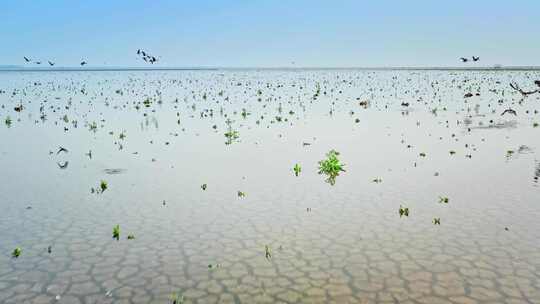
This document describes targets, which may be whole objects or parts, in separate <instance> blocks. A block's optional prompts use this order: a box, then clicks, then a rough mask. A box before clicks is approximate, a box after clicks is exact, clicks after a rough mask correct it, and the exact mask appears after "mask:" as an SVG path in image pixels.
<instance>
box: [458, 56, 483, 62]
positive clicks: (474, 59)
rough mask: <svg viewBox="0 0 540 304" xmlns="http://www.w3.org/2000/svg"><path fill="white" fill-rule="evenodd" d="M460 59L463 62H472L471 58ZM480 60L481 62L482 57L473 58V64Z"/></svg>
mask: <svg viewBox="0 0 540 304" xmlns="http://www.w3.org/2000/svg"><path fill="white" fill-rule="evenodd" d="M459 59H461V62H469V60H470V59H469V58H466V57H461V58H459ZM479 60H480V57H475V56H472V61H473V62H477V61H479Z"/></svg>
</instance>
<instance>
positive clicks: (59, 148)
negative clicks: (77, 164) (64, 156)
mask: <svg viewBox="0 0 540 304" xmlns="http://www.w3.org/2000/svg"><path fill="white" fill-rule="evenodd" d="M60 152H64V153H68V152H69V151H68V149H66V148H64V147H58V152H56V154H60Z"/></svg>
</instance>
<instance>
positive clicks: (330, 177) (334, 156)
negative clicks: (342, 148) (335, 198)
mask: <svg viewBox="0 0 540 304" xmlns="http://www.w3.org/2000/svg"><path fill="white" fill-rule="evenodd" d="M338 156H339V152H337V151H336V150H330V151H329V152H328V153H326V159H323V160H321V161H319V174H324V175H326V176H327V179H326V182H327V183H329V184H330V185H332V186H333V185H335V184H336V177H338V176H339V173H340V172H345V169H343V167H344V166H345V165H344V164H342V163H341V162H340V160H339V159H338Z"/></svg>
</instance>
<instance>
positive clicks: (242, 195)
mask: <svg viewBox="0 0 540 304" xmlns="http://www.w3.org/2000/svg"><path fill="white" fill-rule="evenodd" d="M238 197H240V198H242V197H246V193H245V192H242V191H240V190H238Z"/></svg>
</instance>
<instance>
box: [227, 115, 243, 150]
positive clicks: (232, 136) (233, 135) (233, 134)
mask: <svg viewBox="0 0 540 304" xmlns="http://www.w3.org/2000/svg"><path fill="white" fill-rule="evenodd" d="M225 123H226V124H227V132H225V138H226V139H227V141H226V142H225V144H226V145H230V144H232V143H233V142H234V141H235V140H237V139H238V138H239V137H240V134H239V133H238V131H235V130H233V129H232V121H231V120H229V119H227V121H226V122H225Z"/></svg>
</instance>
